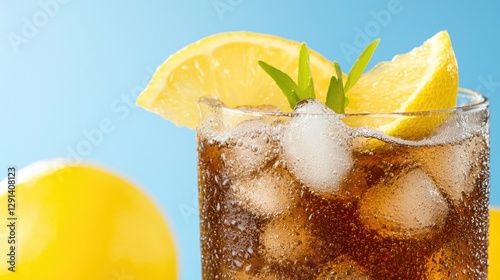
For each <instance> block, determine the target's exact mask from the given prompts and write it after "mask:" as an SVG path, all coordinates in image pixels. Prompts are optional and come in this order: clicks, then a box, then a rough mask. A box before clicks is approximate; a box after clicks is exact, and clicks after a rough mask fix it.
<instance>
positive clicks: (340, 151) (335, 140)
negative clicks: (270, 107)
mask: <svg viewBox="0 0 500 280" xmlns="http://www.w3.org/2000/svg"><path fill="white" fill-rule="evenodd" d="M294 113H297V114H300V115H295V116H292V118H291V120H290V121H289V122H288V123H287V124H286V126H285V128H284V131H283V139H282V145H283V152H284V155H285V160H286V161H287V163H288V165H289V166H290V169H291V172H293V173H294V174H295V175H296V176H297V178H298V179H299V180H301V181H302V182H303V183H304V184H305V185H306V186H307V187H308V188H310V189H311V190H312V191H314V192H317V193H320V194H325V195H334V194H335V193H336V192H337V191H338V190H339V187H340V185H341V183H342V181H343V180H344V178H345V177H346V175H347V173H348V172H349V170H350V168H351V166H352V164H353V159H352V156H351V151H350V150H349V144H348V143H349V141H348V128H347V126H346V125H345V124H344V123H343V122H342V121H341V120H340V118H339V117H338V115H336V114H335V113H334V112H333V111H331V110H330V109H328V108H327V107H326V106H325V105H324V104H323V103H321V102H320V101H318V100H312V99H307V100H304V101H301V102H300V103H299V104H297V106H296V108H295V110H294Z"/></svg>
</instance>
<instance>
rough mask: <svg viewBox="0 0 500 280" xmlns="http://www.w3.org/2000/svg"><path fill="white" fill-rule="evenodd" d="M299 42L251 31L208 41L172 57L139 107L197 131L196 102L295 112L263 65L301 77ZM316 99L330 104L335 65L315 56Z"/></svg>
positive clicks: (313, 54)
mask: <svg viewBox="0 0 500 280" xmlns="http://www.w3.org/2000/svg"><path fill="white" fill-rule="evenodd" d="M299 50H300V43H298V42H294V41H290V40H286V39H283V38H279V37H276V36H272V35H264V34H257V33H250V32H229V33H221V34H217V35H212V36H209V37H206V38H204V39H202V40H200V41H198V42H196V43H194V44H191V45H189V46H187V47H186V48H184V49H182V50H180V51H179V52H177V53H175V54H173V55H172V56H170V57H169V58H168V59H167V60H166V61H165V62H164V63H163V64H162V65H161V66H160V67H159V68H158V70H157V71H156V73H155V74H154V75H153V78H152V79H151V81H150V83H149V85H148V86H147V87H146V89H145V90H144V91H143V92H142V93H141V95H140V96H139V98H138V99H137V104H138V105H139V106H141V107H144V108H145V109H147V110H149V111H152V112H155V113H157V114H160V115H161V116H163V117H164V118H166V119H168V120H170V121H172V122H174V123H175V124H177V125H182V126H187V127H189V128H195V127H196V126H197V125H198V123H199V113H198V106H197V101H198V99H199V98H200V97H202V96H209V97H217V98H219V99H220V100H221V101H222V102H224V103H225V104H226V105H227V106H230V107H236V106H242V105H262V104H270V105H275V106H278V107H279V108H280V109H281V110H283V111H287V110H290V107H289V104H288V101H287V100H286V98H285V96H284V95H283V93H282V92H281V90H280V89H279V88H278V87H277V86H276V83H275V82H274V81H273V80H272V79H271V78H270V77H269V75H268V74H266V73H265V72H264V71H263V70H262V69H261V68H260V67H259V65H258V63H257V62H258V61H259V60H263V61H265V62H267V63H269V64H271V65H273V66H275V67H276V68H278V69H280V70H282V71H283V72H285V73H287V74H288V75H290V76H291V77H297V75H298V61H299ZM309 56H310V62H311V72H312V75H313V79H314V85H315V89H316V95H317V97H318V98H319V99H321V100H323V101H324V100H325V96H326V91H327V90H328V84H329V82H330V78H331V76H332V75H335V74H334V73H335V69H334V66H333V64H332V63H331V62H330V61H328V60H327V59H325V58H324V57H323V56H321V55H320V54H318V53H317V52H314V51H310V52H309Z"/></svg>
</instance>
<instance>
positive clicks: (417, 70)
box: [346, 31, 458, 139]
mask: <svg viewBox="0 0 500 280" xmlns="http://www.w3.org/2000/svg"><path fill="white" fill-rule="evenodd" d="M457 94H458V67H457V62H456V58H455V54H454V52H453V48H452V45H451V41H450V37H449V35H448V32H446V31H441V32H439V33H437V34H436V35H434V36H433V37H432V38H430V39H428V40H427V41H426V42H424V44H423V45H422V46H420V47H417V48H415V49H413V50H412V51H410V52H409V53H406V54H402V55H397V56H395V57H394V58H393V59H392V61H388V62H381V63H379V64H378V65H376V66H375V67H374V68H373V69H372V70H370V71H369V72H367V73H366V74H364V75H363V76H362V77H361V78H360V79H359V80H358V82H357V83H356V84H355V85H354V86H353V87H352V89H351V90H350V91H349V93H347V97H348V98H349V106H348V107H347V108H346V113H392V112H417V111H427V110H441V109H448V108H453V107H455V105H456V100H457ZM446 117H447V114H446V113H443V114H432V115H415V116H407V117H401V118H385V117H381V118H377V117H373V118H370V119H369V118H363V119H362V121H363V123H362V124H361V123H359V124H356V123H355V118H353V123H351V125H353V126H358V125H363V126H369V127H374V128H377V129H379V130H381V131H383V132H384V133H386V134H388V135H391V136H397V137H401V138H405V139H420V138H422V137H425V136H427V135H428V134H430V133H431V132H432V131H433V130H434V129H435V128H436V127H437V126H438V125H439V124H440V123H441V122H442V121H443V120H444V119H445V118H446ZM370 120H372V121H373V123H367V121H370Z"/></svg>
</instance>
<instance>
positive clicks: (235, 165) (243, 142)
mask: <svg viewBox="0 0 500 280" xmlns="http://www.w3.org/2000/svg"><path fill="white" fill-rule="evenodd" d="M279 130H280V126H277V125H271V124H267V123H265V122H263V121H262V120H261V119H252V120H246V121H244V122H241V123H240V124H238V125H237V126H236V127H235V128H234V129H232V130H229V131H228V132H227V133H226V135H225V137H226V138H227V140H226V141H225V143H226V145H225V146H224V147H222V149H221V157H222V159H223V160H224V163H225V166H226V168H227V169H228V171H229V176H231V177H233V178H238V177H240V176H243V175H248V174H251V173H252V172H256V171H259V170H261V169H262V168H264V167H265V166H266V164H267V163H268V162H270V161H271V160H273V159H274V158H276V156H277V154H278V152H279V145H278V144H277V141H276V139H275V138H276V137H277V136H276V135H278V134H279Z"/></svg>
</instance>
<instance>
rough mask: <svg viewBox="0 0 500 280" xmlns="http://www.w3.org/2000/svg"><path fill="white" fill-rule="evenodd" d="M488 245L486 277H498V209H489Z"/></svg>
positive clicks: (499, 211)
mask: <svg viewBox="0 0 500 280" xmlns="http://www.w3.org/2000/svg"><path fill="white" fill-rule="evenodd" d="M489 234H490V247H489V248H488V254H489V261H490V263H489V266H488V278H489V279H500V209H491V210H490V231H489Z"/></svg>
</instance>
